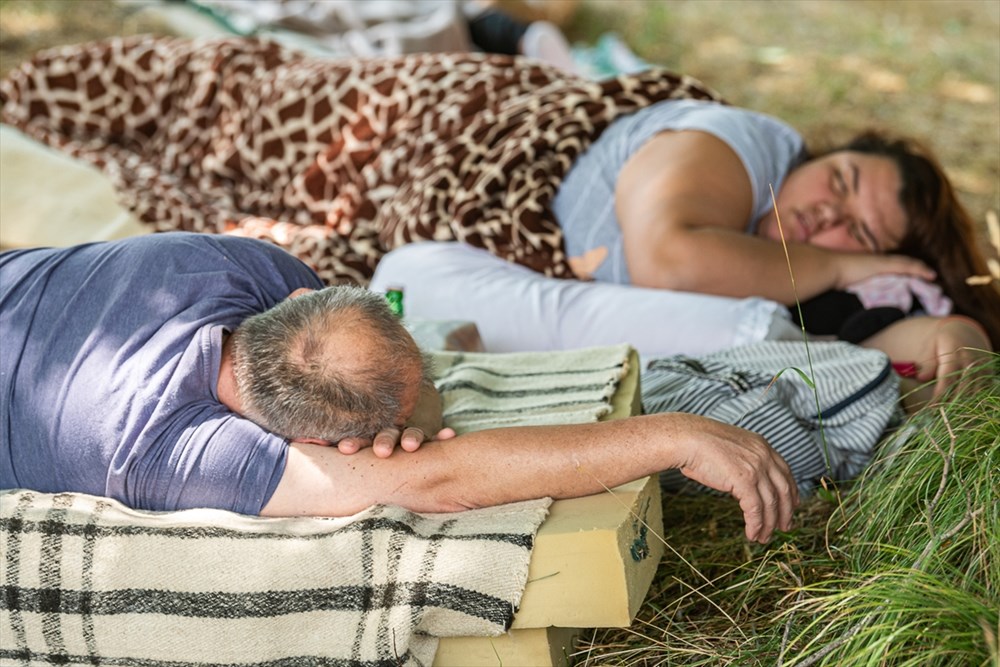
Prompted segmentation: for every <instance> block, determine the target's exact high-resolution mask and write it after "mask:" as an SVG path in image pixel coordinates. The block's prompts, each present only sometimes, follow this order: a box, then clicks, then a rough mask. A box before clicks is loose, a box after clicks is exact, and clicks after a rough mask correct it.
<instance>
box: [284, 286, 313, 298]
mask: <svg viewBox="0 0 1000 667" xmlns="http://www.w3.org/2000/svg"><path fill="white" fill-rule="evenodd" d="M315 291H316V290H314V289H309V288H308V287H300V288H298V289H297V290H295V291H294V292H292V293H291V294H289V295H288V298H289V299H295V298H297V297H300V296H302V295H303V294H309V293H310V292H315Z"/></svg>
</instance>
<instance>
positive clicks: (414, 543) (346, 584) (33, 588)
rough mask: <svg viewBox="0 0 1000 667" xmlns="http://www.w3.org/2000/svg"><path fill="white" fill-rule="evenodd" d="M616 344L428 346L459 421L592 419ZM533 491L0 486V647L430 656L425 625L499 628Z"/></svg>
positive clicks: (384, 660)
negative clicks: (396, 501) (393, 502)
mask: <svg viewBox="0 0 1000 667" xmlns="http://www.w3.org/2000/svg"><path fill="white" fill-rule="evenodd" d="M628 352H629V348H628V347H627V346H617V347H611V348H597V349H593V350H588V351H575V352H566V353H555V354H551V353H546V354H533V353H526V354H493V355H488V354H462V353H446V352H437V353H432V357H433V361H434V363H435V365H436V366H437V367H438V368H439V369H440V372H439V377H438V384H439V386H440V389H441V392H442V397H443V399H444V404H445V420H446V422H447V423H448V424H451V425H454V426H455V427H457V428H458V430H464V431H468V430H475V429H480V428H489V427H493V426H498V425H502V424H511V425H513V424H525V423H568V422H571V421H596V420H597V419H598V418H599V417H600V416H601V415H603V414H605V413H606V412H608V411H609V410H610V407H609V402H610V398H611V395H612V394H613V393H614V391H615V388H616V387H617V384H618V379H619V378H620V377H622V376H623V374H624V371H625V364H626V360H627V357H628ZM549 504H550V501H549V500H548V499H542V500H538V501H530V502H525V503H515V504H511V505H505V506H501V507H495V508H487V509H482V510H473V511H468V512H461V513H456V514H437V515H433V514H415V513H412V512H408V511H406V510H403V509H401V508H398V507H386V506H376V507H372V508H369V509H368V510H366V511H364V512H361V513H359V514H357V515H355V516H353V517H349V518H345V519H318V518H295V519H263V518H258V517H247V516H241V515H237V514H233V513H230V512H224V511H220V510H208V509H199V510H188V511H183V512H170V513H156V512H140V511H135V510H131V509H129V508H126V507H124V506H123V505H121V504H119V503H117V502H115V501H113V500H109V499H106V498H96V497H93V496H88V495H82V494H71V493H61V494H45V493H37V492H34V491H25V490H11V491H5V492H2V493H0V551H2V553H3V555H4V558H3V568H2V570H0V590H2V595H0V663H2V664H4V665H7V664H11V665H42V664H47V665H48V664H68V665H95V664H103V665H129V666H131V665H136V666H141V667H168V666H169V667H177V666H179V665H220V664H221V665H240V666H244V665H245V666H254V667H256V666H261V667H263V666H265V665H266V666H267V667H278V666H285V665H287V666H288V667H297V666H298V665H364V666H372V667H375V666H379V667H390V666H392V667H395V666H397V665H430V664H431V663H432V661H433V658H434V652H435V650H436V648H437V641H438V640H437V637H441V636H484V635H485V636H489V635H494V636H495V635H499V634H501V633H503V632H504V631H505V630H506V629H508V628H509V627H510V625H511V623H512V622H513V617H514V612H515V610H516V609H517V605H518V603H519V602H520V598H521V594H522V592H523V589H524V585H525V583H526V579H527V574H528V561H529V559H530V555H531V549H532V546H533V542H534V535H535V532H536V530H537V528H538V526H539V525H540V524H541V522H542V520H543V519H544V517H545V515H546V513H547V508H548V506H549Z"/></svg>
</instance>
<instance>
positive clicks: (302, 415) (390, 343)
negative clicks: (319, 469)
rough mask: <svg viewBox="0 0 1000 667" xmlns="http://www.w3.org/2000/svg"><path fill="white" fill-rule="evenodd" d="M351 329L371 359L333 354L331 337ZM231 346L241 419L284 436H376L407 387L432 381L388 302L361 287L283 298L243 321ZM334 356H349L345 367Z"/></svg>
mask: <svg viewBox="0 0 1000 667" xmlns="http://www.w3.org/2000/svg"><path fill="white" fill-rule="evenodd" d="M351 330H353V333H354V335H355V336H356V340H359V341H360V342H362V343H363V344H362V345H361V347H364V348H365V349H366V350H367V352H368V353H367V354H360V353H355V354H352V351H350V350H331V348H330V339H331V338H336V339H339V340H341V341H343V340H344V338H343V334H345V333H347V332H350V331H351ZM232 346H233V347H232V355H233V373H234V375H235V376H236V390H237V394H238V396H239V399H240V402H241V405H242V410H243V415H244V416H245V417H247V418H248V419H251V420H252V421H254V422H256V423H258V424H260V425H261V426H263V427H264V428H266V429H268V430H269V431H272V432H274V433H277V434H278V435H281V436H283V437H286V438H317V439H323V440H328V441H330V442H334V443H335V442H338V441H339V440H341V439H343V438H345V437H349V436H356V437H371V436H374V435H375V434H376V433H378V432H379V431H381V430H383V429H385V428H388V427H390V426H392V425H393V424H394V422H395V420H396V419H397V418H398V416H399V413H400V403H401V401H402V397H403V394H404V392H405V391H406V389H407V388H408V387H412V385H413V383H414V382H422V381H424V380H425V379H426V376H427V364H426V362H425V361H424V359H423V357H422V356H421V353H420V351H419V349H418V348H417V346H416V344H415V343H414V342H413V339H412V338H411V337H410V334H409V333H408V332H407V331H406V329H405V328H404V327H403V326H402V324H401V323H400V321H399V320H398V319H397V318H396V316H395V315H393V314H392V312H391V311H390V310H389V308H388V306H387V304H386V302H385V299H384V298H383V297H382V296H381V295H380V294H376V293H374V292H370V291H368V290H366V289H362V288H359V287H348V286H339V287H328V288H326V289H323V290H319V291H316V292H310V293H308V294H304V295H302V296H298V297H296V298H289V299H285V300H284V301H282V302H281V303H279V304H278V305H276V306H275V307H273V308H271V309H269V310H267V311H265V312H263V313H260V314H258V315H254V316H252V317H249V318H247V319H246V320H244V321H243V323H241V324H240V326H239V327H237V328H236V331H234V332H233V334H232ZM336 353H339V354H341V355H342V356H343V355H345V354H346V355H347V356H348V357H349V359H350V363H349V364H347V366H348V367H347V368H344V367H343V366H344V364H337V363H331V358H330V357H331V355H332V354H336ZM366 357H367V358H366ZM338 366H339V367H338ZM414 368H416V369H418V370H419V372H420V375H419V376H417V377H414V372H413V370H410V369H414Z"/></svg>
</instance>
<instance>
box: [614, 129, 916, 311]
mask: <svg viewBox="0 0 1000 667" xmlns="http://www.w3.org/2000/svg"><path fill="white" fill-rule="evenodd" d="M752 203H753V195H752V192H751V185H750V178H749V176H748V175H747V173H746V170H745V168H744V167H743V163H742V162H741V161H740V159H739V158H738V157H737V155H736V154H735V153H734V152H733V151H732V149H731V148H729V146H727V145H726V144H725V143H724V142H723V141H721V140H720V139H718V138H716V137H714V136H712V135H710V134H707V133H704V132H699V131H677V132H664V133H661V134H659V135H657V136H655V137H653V138H652V139H651V140H649V141H648V142H647V143H646V145H645V146H643V147H642V148H641V149H640V150H639V151H637V152H636V153H635V155H633V156H632V157H631V158H630V159H629V160H628V162H626V164H625V166H624V168H623V169H622V172H621V174H620V175H619V178H618V183H617V186H616V191H615V205H616V210H617V214H618V219H619V223H620V225H621V228H622V235H623V241H624V246H625V258H626V262H627V263H628V268H629V272H630V274H631V278H632V282H633V284H635V285H639V286H643V287H657V288H664V289H674V290H681V291H687V292H701V293H705V294H716V295H720V296H732V297H747V296H762V297H765V298H769V299H772V300H775V301H779V302H781V303H784V304H792V303H794V300H795V293H796V292H797V294H798V298H799V299H801V300H805V299H809V298H811V297H813V296H816V295H818V294H821V293H823V292H825V291H827V290H830V289H834V288H843V287H846V286H847V285H850V284H852V283H854V282H858V281H860V280H863V279H865V278H867V277H870V276H872V275H877V274H880V273H902V274H910V275H920V276H921V277H925V278H926V277H927V275H926V267H924V266H923V265H922V264H921V263H919V262H917V261H916V260H913V259H911V258H907V257H901V256H887V255H873V254H867V253H849V252H835V251H830V250H826V249H823V248H818V247H814V246H810V245H807V244H803V243H789V244H788V246H787V247H788V258H789V260H790V263H791V270H792V273H793V274H794V276H795V290H793V287H792V282H791V279H790V278H789V261H786V258H785V250H784V249H783V248H782V246H781V244H780V243H777V242H775V241H771V240H768V239H763V238H758V237H755V236H750V235H748V234H746V225H747V220H748V219H749V217H750V214H751V207H752ZM783 222H786V221H783ZM790 222H791V221H787V223H790Z"/></svg>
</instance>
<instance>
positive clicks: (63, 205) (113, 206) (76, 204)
mask: <svg viewBox="0 0 1000 667" xmlns="http://www.w3.org/2000/svg"><path fill="white" fill-rule="evenodd" d="M149 231H150V230H149V229H148V228H147V227H145V226H144V225H142V224H140V223H139V222H138V221H137V220H136V219H135V217H134V216H132V215H131V214H130V213H129V212H128V211H126V210H125V209H124V208H122V207H121V206H120V205H119V204H118V202H117V200H116V198H115V193H114V189H113V188H112V187H111V183H110V182H109V181H108V179H107V178H106V177H105V176H104V175H103V174H101V173H100V172H99V171H98V170H97V169H95V168H94V167H92V166H90V165H88V164H85V163H83V162H82V161H80V160H77V159H74V158H72V157H69V156H68V155H65V154H63V153H60V152H59V151H56V150H54V149H52V148H49V147H48V146H44V145H43V144H41V143H39V142H37V141H34V140H33V139H30V138H28V137H26V136H25V135H24V134H22V133H21V132H19V131H17V130H15V129H14V128H12V127H10V126H8V125H0V248H3V249H10V248H29V247H36V246H70V245H76V244H78V243H88V242H90V241H110V240H113V239H120V238H125V237H127V236H137V235H139V234H146V233H149Z"/></svg>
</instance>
